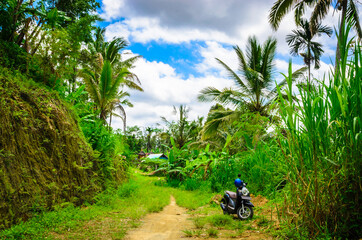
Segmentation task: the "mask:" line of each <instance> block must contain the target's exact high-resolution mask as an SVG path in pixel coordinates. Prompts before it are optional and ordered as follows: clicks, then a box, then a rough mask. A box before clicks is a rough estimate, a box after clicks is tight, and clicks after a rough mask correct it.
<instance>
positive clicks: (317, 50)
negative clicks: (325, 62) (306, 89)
mask: <svg viewBox="0 0 362 240" xmlns="http://www.w3.org/2000/svg"><path fill="white" fill-rule="evenodd" d="M322 33H325V34H327V35H328V36H329V37H330V36H331V35H332V33H333V31H332V28H330V27H328V26H322V25H321V24H320V23H318V24H317V26H316V30H315V32H314V33H313V32H312V31H311V29H310V25H309V22H308V21H307V20H306V19H303V18H302V19H301V20H300V28H298V29H297V30H293V31H292V34H288V35H287V37H286V41H287V43H288V45H289V47H291V49H290V54H292V55H294V56H298V55H299V54H300V55H301V56H302V57H303V60H304V63H305V65H307V66H308V81H309V83H310V80H311V77H310V68H311V64H312V62H314V68H315V69H319V67H320V63H319V60H320V57H321V55H322V53H323V52H324V51H323V49H322V44H320V43H318V42H314V41H312V40H313V38H314V37H315V36H316V35H320V34H322Z"/></svg>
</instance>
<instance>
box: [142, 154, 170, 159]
mask: <svg viewBox="0 0 362 240" xmlns="http://www.w3.org/2000/svg"><path fill="white" fill-rule="evenodd" d="M161 157H163V158H166V159H168V157H167V156H166V155H165V154H163V153H158V154H150V155H148V157H147V158H148V159H158V158H161Z"/></svg>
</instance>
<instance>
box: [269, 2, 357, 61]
mask: <svg viewBox="0 0 362 240" xmlns="http://www.w3.org/2000/svg"><path fill="white" fill-rule="evenodd" d="M356 4H357V0H338V1H337V4H336V5H335V9H338V10H340V11H342V17H341V22H340V27H339V35H341V33H342V26H343V24H344V22H345V20H347V21H351V23H352V24H353V27H354V29H355V30H356V32H357V34H358V37H359V39H360V40H361V39H362V30H361V25H360V23H359V16H358V9H357V7H356ZM331 6H332V0H323V1H322V0H277V1H276V2H275V3H274V5H273V7H272V8H271V9H270V12H269V23H270V24H271V26H272V28H273V29H274V30H277V29H278V27H279V25H280V22H281V20H282V19H283V17H284V16H285V15H287V13H289V12H290V11H291V10H292V9H293V10H294V18H295V22H296V24H297V25H299V23H300V20H301V18H302V16H303V14H304V13H305V9H306V7H314V8H313V12H312V15H311V17H310V28H311V32H312V33H313V34H314V33H315V32H316V31H317V29H318V28H317V26H318V24H319V23H320V22H321V20H322V19H324V18H325V17H326V15H327V14H328V10H329V8H330V7H331ZM339 59H340V53H339V44H338V43H337V50H336V66H337V64H338V62H339Z"/></svg>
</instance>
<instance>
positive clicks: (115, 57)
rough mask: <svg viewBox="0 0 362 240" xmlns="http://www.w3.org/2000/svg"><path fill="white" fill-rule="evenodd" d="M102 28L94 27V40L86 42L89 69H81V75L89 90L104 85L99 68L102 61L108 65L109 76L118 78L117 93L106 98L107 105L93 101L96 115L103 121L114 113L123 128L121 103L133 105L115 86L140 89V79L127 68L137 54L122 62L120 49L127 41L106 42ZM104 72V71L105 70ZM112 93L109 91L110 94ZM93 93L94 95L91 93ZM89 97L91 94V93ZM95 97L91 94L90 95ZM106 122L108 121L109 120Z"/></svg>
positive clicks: (124, 93) (102, 67)
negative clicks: (90, 59)
mask: <svg viewBox="0 0 362 240" xmlns="http://www.w3.org/2000/svg"><path fill="white" fill-rule="evenodd" d="M104 33H105V30H104V29H102V28H97V29H96V32H95V39H94V40H93V42H92V43H91V44H90V45H89V55H90V56H91V57H92V59H94V60H93V61H92V62H91V65H90V66H88V68H89V69H93V70H92V71H91V70H87V69H86V70H85V72H86V74H87V76H86V78H85V81H86V85H87V86H88V87H87V90H88V91H92V87H89V86H93V85H97V84H98V85H99V86H101V85H102V84H105V83H103V82H102V77H103V70H104V65H105V63H108V65H109V66H107V67H106V68H108V67H110V69H109V71H110V74H111V78H112V79H118V78H121V79H122V81H120V83H119V85H118V88H117V92H116V94H115V95H113V98H112V99H108V100H107V106H106V107H105V106H102V107H101V106H100V105H99V104H98V103H99V101H98V100H97V101H95V103H96V104H97V105H98V106H100V109H101V115H100V118H101V119H103V120H105V119H106V118H107V117H108V116H110V117H112V115H115V116H117V117H120V118H121V119H122V120H123V128H124V129H123V130H124V131H125V128H126V112H125V110H124V108H123V106H122V105H127V106H133V105H132V104H131V103H130V102H129V100H128V99H124V98H125V97H129V94H128V93H126V92H125V91H123V90H122V91H120V92H119V89H120V88H122V87H124V86H126V87H128V88H129V89H133V90H138V91H143V89H142V88H141V87H140V84H141V82H140V81H139V79H138V77H137V76H136V75H135V74H134V73H132V72H130V69H132V68H133V67H134V63H135V61H136V60H137V59H138V58H139V57H140V56H139V55H137V56H133V57H131V58H128V59H126V60H124V61H122V54H121V53H120V51H121V50H122V49H124V48H125V47H127V45H128V43H127V42H126V41H125V40H124V38H114V39H113V40H112V41H111V42H106V41H105V40H104ZM107 71H108V70H107ZM89 79H92V81H93V82H90V80H89ZM112 94H113V93H112ZM93 95H94V94H93ZM91 97H92V94H91ZM92 99H93V100H95V98H94V97H92ZM114 110H119V111H120V114H117V113H114V112H113V111H114ZM109 123H110V125H111V123H112V120H111V119H110V121H109Z"/></svg>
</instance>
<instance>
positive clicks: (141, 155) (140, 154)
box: [137, 151, 146, 159]
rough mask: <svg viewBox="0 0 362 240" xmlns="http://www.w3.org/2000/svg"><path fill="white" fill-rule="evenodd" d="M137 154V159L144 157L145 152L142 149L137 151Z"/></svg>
mask: <svg viewBox="0 0 362 240" xmlns="http://www.w3.org/2000/svg"><path fill="white" fill-rule="evenodd" d="M137 155H138V159H141V158H143V157H146V153H145V152H144V151H141V152H139V153H138V154H137Z"/></svg>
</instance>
